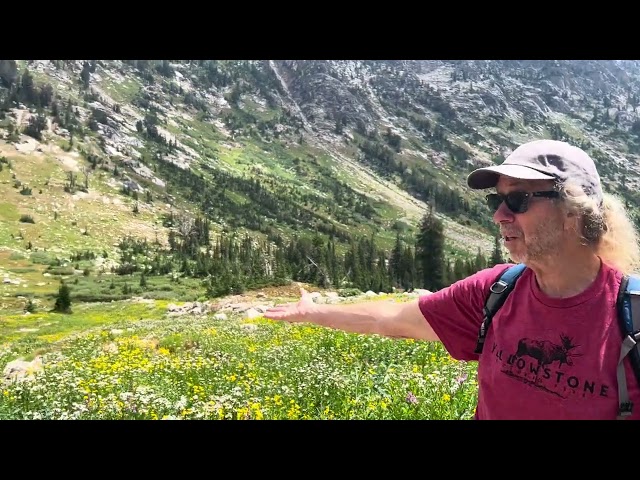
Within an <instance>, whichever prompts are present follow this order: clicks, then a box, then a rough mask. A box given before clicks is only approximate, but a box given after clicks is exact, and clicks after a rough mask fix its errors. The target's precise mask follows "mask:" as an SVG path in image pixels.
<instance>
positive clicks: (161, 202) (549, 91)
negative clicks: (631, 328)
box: [0, 60, 640, 254]
mask: <svg viewBox="0 0 640 480" xmlns="http://www.w3.org/2000/svg"><path fill="white" fill-rule="evenodd" d="M639 67H640V64H639V63H638V62H635V61H440V60H438V61H352V60H348V61H337V60H336V61H294V60H289V61H280V60H259V61H213V60H211V61H202V60H197V61H194V60H190V61H189V60H187V61H173V60H163V61H147V60H129V61H119V60H114V61H106V60H86V61H85V60H76V61H68V60H36V61H11V60H3V61H0V105H1V106H2V108H1V110H2V113H0V117H2V118H0V127H2V128H0V135H1V136H2V140H3V144H2V147H1V148H2V150H1V151H0V155H4V156H5V158H9V159H11V158H12V157H16V156H21V157H20V158H23V160H21V162H22V163H23V167H24V171H23V173H22V174H21V175H22V177H20V178H14V177H15V171H14V172H13V173H12V176H11V178H10V177H9V172H5V173H4V175H3V178H2V180H3V182H4V185H7V186H8V185H10V186H11V187H14V189H15V190H19V191H21V190H20V188H23V187H19V186H18V185H17V183H16V181H17V182H19V183H20V184H24V185H29V184H34V182H33V179H32V178H30V177H29V175H31V173H29V171H30V170H34V168H31V167H29V168H27V167H26V166H27V165H29V162H34V160H33V158H34V157H33V156H34V155H41V156H43V157H45V158H47V159H48V161H49V160H50V161H52V162H57V165H58V169H57V170H56V171H55V172H54V171H53V170H51V172H50V174H49V175H50V178H54V180H53V181H54V182H55V181H58V182H59V186H60V187H61V188H64V189H66V190H67V194H68V195H67V199H68V197H69V195H76V198H78V196H82V195H85V196H86V195H87V194H88V195H91V194H92V192H93V194H94V196H95V198H96V201H99V202H102V205H105V204H107V205H110V206H109V207H108V209H107V210H106V211H108V210H109V209H112V208H113V207H111V205H114V204H115V203H119V204H121V205H123V207H122V210H123V211H124V210H126V211H130V210H133V209H134V208H138V209H139V210H140V209H141V210H142V211H143V212H147V213H148V214H149V217H148V218H147V219H146V220H145V221H144V222H148V225H155V226H156V227H155V228H154V227H152V228H148V229H147V230H149V231H154V230H155V231H160V233H161V234H163V232H164V231H163V230H162V228H157V227H158V226H159V225H161V221H160V218H162V217H161V216H162V215H167V214H168V213H170V212H183V211H187V212H190V214H193V215H195V214H203V215H206V216H207V217H208V218H209V219H210V220H211V221H212V222H213V227H214V228H215V229H218V230H220V231H251V232H257V233H258V234H263V235H273V234H275V233H276V232H277V233H279V234H284V235H294V234H295V233H296V232H300V231H319V232H321V233H329V232H333V233H336V232H337V233H338V234H339V233H340V232H349V233H358V234H365V235H367V234H371V233H374V234H376V235H378V236H379V237H380V238H381V241H382V242H383V244H384V245H386V246H387V247H391V246H392V244H393V240H394V238H395V235H396V232H401V233H402V234H404V235H406V236H407V237H406V238H410V235H411V234H412V232H414V230H415V227H416V225H417V223H418V221H419V219H420V217H421V216H422V215H423V214H424V212H425V208H426V202H428V201H431V202H434V203H435V205H436V210H437V212H438V214H439V215H440V216H441V217H442V218H443V219H444V220H445V227H446V229H445V233H446V235H447V239H448V245H449V249H450V250H449V251H450V253H452V254H457V253H467V254H475V253H476V252H477V250H478V248H480V249H481V250H482V251H484V252H485V253H489V252H490V251H491V249H492V248H493V240H492V236H491V235H492V230H491V225H490V219H489V215H488V212H487V211H486V209H485V207H484V205H483V204H482V195H481V193H478V192H471V191H468V189H466V187H465V183H464V179H465V177H466V175H467V173H468V172H469V171H470V170H471V169H473V168H475V167H476V166H478V165H485V164H491V163H493V162H495V161H498V160H499V159H501V158H503V157H504V156H506V155H507V154H508V153H509V151H510V150H511V149H512V148H514V147H515V146H517V145H518V144H519V143H520V142H523V141H527V140H530V139H534V138H540V137H547V138H557V139H564V140H569V141H571V142H574V143H576V144H578V145H581V146H583V147H584V148H585V149H587V150H588V151H589V152H590V153H591V154H592V155H593V157H594V158H595V159H596V161H597V162H598V163H599V167H600V169H601V172H602V175H603V180H604V182H605V185H606V188H607V189H609V190H611V191H616V192H618V193H620V194H621V195H623V196H625V198H627V200H628V203H629V204H630V206H632V207H633V208H635V205H636V203H635V200H636V194H635V191H636V190H637V188H636V187H637V183H638V155H639V153H640V149H639V143H638V135H639V134H640V121H639V120H638V113H637V111H636V109H637V106H638V104H639V103H640V92H639V90H640V83H639V80H640V68H639ZM16 158H17V157H16ZM33 165H35V166H37V165H38V164H37V162H36V163H34V164H33ZM12 168H13V169H14V170H15V169H16V168H19V167H18V166H17V165H15V162H13V165H12ZM34 171H36V172H37V171H38V168H35V170H34ZM0 175H2V173H0ZM51 176H53V177H51ZM74 177H75V178H74ZM55 179H57V180H55ZM46 181H47V179H45V178H43V179H42V182H41V184H40V185H38V189H39V190H40V191H42V187H45V185H44V183H45V182H46ZM83 182H85V183H86V184H87V185H85V188H82V186H83V185H82V183H83ZM199 182H204V183H199ZM35 183H37V182H35ZM198 185H202V186H204V185H208V186H209V187H210V188H209V189H207V190H206V192H205V191H203V188H204V187H202V186H198ZM86 187H88V188H86ZM15 190H14V192H13V193H15ZM44 190H45V191H44V192H43V193H42V194H41V195H45V196H46V195H47V191H46V190H47V189H46V188H45V189H44ZM96 190H97V192H96ZM24 197H25V195H24V194H23V195H22V196H21V197H15V198H16V199H18V200H24V199H25V198H24ZM34 197H35V199H34V201H33V204H34V207H33V208H31V209H30V207H29V202H28V201H27V202H16V203H14V204H13V206H12V207H11V208H14V209H15V210H16V215H17V214H18V213H29V214H35V215H38V214H40V213H43V212H40V213H39V212H37V207H38V206H39V207H40V208H42V204H41V203H42V202H40V205H37V206H36V204H38V201H37V197H38V195H37V194H35V193H34ZM145 197H146V198H147V199H153V200H152V201H147V202H145V201H143V199H144V198H145ZM12 198H14V197H12ZM43 198H44V197H43ZM62 198H63V197H61V199H62ZM115 199H119V200H118V202H116V201H115ZM85 203H86V202H85ZM25 209H26V210H25ZM53 210H54V208H53V207H51V208H50V210H49V211H48V215H50V216H51V215H53ZM77 210H78V209H77V208H76V211H77ZM94 210H95V209H94ZM92 215H100V214H99V213H96V212H93V213H92ZM14 216H15V215H14ZM9 217H10V218H11V219H12V221H15V219H13V217H12V216H11V215H9V216H8V217H7V215H5V216H4V219H5V221H9V220H8V218H9ZM133 218H137V219H138V220H137V222H138V223H144V222H140V218H141V216H139V215H138V216H136V217H133ZM76 225H77V222H76ZM12 228H13V227H12ZM12 228H9V227H7V229H6V231H7V232H9V231H10V230H11V229H12ZM14 230H15V229H14ZM109 230H110V229H105V235H106V237H105V238H106V241H105V244H107V243H108V242H111V243H113V242H115V241H117V235H116V232H117V234H121V233H122V230H123V228H120V229H118V228H115V229H112V230H111V231H112V232H113V235H112V236H109V235H108V234H109ZM124 230H126V227H125V228H124ZM142 230H144V229H142ZM164 234H166V232H164ZM5 236H6V235H5ZM107 237H108V238H107ZM107 241H108V242H107Z"/></svg>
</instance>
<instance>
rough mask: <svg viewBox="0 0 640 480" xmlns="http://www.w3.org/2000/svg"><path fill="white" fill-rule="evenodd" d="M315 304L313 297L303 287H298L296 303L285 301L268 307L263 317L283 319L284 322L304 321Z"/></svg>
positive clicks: (314, 307)
mask: <svg viewBox="0 0 640 480" xmlns="http://www.w3.org/2000/svg"><path fill="white" fill-rule="evenodd" d="M316 308H317V305H316V304H315V303H314V302H313V297H312V296H311V294H309V292H307V291H306V290H305V289H304V288H300V300H299V301H298V302H297V303H287V304H284V305H276V306H275V307H271V308H269V309H268V310H267V311H266V312H265V313H264V317H265V318H269V319H271V320H284V321H286V322H306V321H308V318H307V316H308V315H309V314H311V313H312V312H313V311H314V310H316Z"/></svg>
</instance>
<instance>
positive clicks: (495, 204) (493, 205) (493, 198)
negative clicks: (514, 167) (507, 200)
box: [487, 193, 502, 211]
mask: <svg viewBox="0 0 640 480" xmlns="http://www.w3.org/2000/svg"><path fill="white" fill-rule="evenodd" d="M501 203H502V197H501V196H500V195H498V194H497V193H490V194H489V195H487V205H488V206H489V208H490V209H491V210H492V211H496V210H498V208H499V207H500V204H501Z"/></svg>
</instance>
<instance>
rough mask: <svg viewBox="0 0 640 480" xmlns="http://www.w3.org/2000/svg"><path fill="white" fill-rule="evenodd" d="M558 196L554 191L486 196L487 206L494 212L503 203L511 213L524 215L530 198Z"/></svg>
mask: <svg viewBox="0 0 640 480" xmlns="http://www.w3.org/2000/svg"><path fill="white" fill-rule="evenodd" d="M559 196H560V192H557V191H555V190H549V191H545V192H509V193H507V194H506V195H503V194H501V193H490V194H489V195H487V205H489V208H490V209H491V210H492V211H493V212H495V211H496V210H498V208H500V205H502V202H505V203H506V204H507V207H508V208H509V210H511V211H512V212H513V213H524V212H526V211H527V209H528V208H529V199H530V198H531V197H544V198H558V197H559Z"/></svg>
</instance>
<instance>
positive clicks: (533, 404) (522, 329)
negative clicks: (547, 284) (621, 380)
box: [420, 263, 640, 420]
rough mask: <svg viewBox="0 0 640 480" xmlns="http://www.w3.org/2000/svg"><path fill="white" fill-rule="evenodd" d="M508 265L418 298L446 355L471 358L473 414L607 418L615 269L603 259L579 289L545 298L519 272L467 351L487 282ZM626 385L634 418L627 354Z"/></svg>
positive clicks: (527, 274)
mask: <svg viewBox="0 0 640 480" xmlns="http://www.w3.org/2000/svg"><path fill="white" fill-rule="evenodd" d="M507 266H508V265H506V264H504V265H498V266H495V267H493V268H488V269H485V270H483V271H480V272H478V273H476V274H474V275H472V276H470V277H468V278H466V279H464V280H461V281H459V282H457V283H455V284H453V285H451V286H450V287H448V288H445V289H442V290H440V291H437V292H435V293H433V294H430V295H425V296H422V297H421V298H420V309H421V311H422V313H423V315H424V316H425V318H426V319H427V321H429V323H430V324H431V326H432V328H433V330H434V331H435V332H436V334H437V335H438V337H439V338H440V340H441V341H442V343H443V345H444V346H445V348H446V349H447V351H448V352H449V354H450V355H451V356H452V357H453V358H455V359H457V360H465V361H470V360H477V361H478V389H479V390H478V405H477V409H476V418H477V419H482V420H484V419H615V418H616V416H617V413H618V405H619V404H618V382H617V377H616V368H617V365H618V360H619V357H620V349H621V346H622V344H621V342H622V333H621V330H620V325H619V323H618V318H617V316H616V297H617V294H618V288H619V286H620V281H621V274H620V272H618V271H616V270H614V269H612V268H611V267H609V266H607V265H606V264H604V263H603V264H602V268H601V269H600V272H599V273H598V276H597V278H596V280H595V281H594V282H593V284H592V285H591V286H590V287H589V288H587V290H585V291H584V292H582V293H580V294H578V295H576V296H574V297H571V298H564V299H557V298H550V297H548V296H547V295H545V294H544V293H543V292H542V291H541V290H540V288H539V287H538V284H537V282H536V280H535V275H534V274H533V271H532V270H530V269H525V271H524V273H523V275H522V276H521V277H520V279H519V280H518V282H517V284H516V287H515V288H514V290H513V291H512V292H511V294H510V295H509V297H508V298H507V301H506V302H505V304H504V305H503V306H502V308H500V310H499V312H498V313H497V314H496V315H495V316H494V318H493V321H492V322H491V326H490V327H489V330H488V332H487V336H486V339H485V344H484V350H483V353H482V354H481V355H478V354H476V353H474V350H475V347H476V342H477V339H478V331H479V328H480V324H481V323H482V318H483V316H482V310H483V306H484V302H485V298H486V295H487V293H488V291H489V287H490V286H491V284H492V283H493V282H494V281H495V280H496V278H497V277H498V276H499V275H500V273H501V272H502V271H503V270H504V269H505V268H506V267H507ZM625 368H626V377H627V389H628V392H629V396H630V399H631V401H632V402H633V403H634V405H635V407H634V409H633V415H632V416H630V417H627V418H633V419H640V387H639V385H638V381H637V380H636V377H635V375H634V373H633V369H632V367H631V364H630V362H629V359H628V358H627V359H626V360H625Z"/></svg>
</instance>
